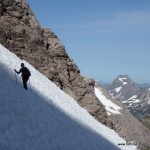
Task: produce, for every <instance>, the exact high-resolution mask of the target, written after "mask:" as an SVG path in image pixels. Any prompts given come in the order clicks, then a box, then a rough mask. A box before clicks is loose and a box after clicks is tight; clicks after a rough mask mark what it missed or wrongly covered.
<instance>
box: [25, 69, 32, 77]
mask: <svg viewBox="0 0 150 150" xmlns="http://www.w3.org/2000/svg"><path fill="white" fill-rule="evenodd" d="M24 69H25V74H26V75H27V76H28V77H30V76H31V72H30V70H29V69H28V68H27V67H24Z"/></svg>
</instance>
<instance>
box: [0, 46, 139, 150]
mask: <svg viewBox="0 0 150 150" xmlns="http://www.w3.org/2000/svg"><path fill="white" fill-rule="evenodd" d="M21 62H22V61H21V60H20V59H19V58H18V57H16V55H14V54H13V53H11V52H9V51H8V50H7V49H5V48H4V47H3V46H2V45H0V122H1V123H0V149H1V150H20V149H21V150H103V149H107V150H116V149H122V150H123V149H125V150H128V149H130V150H132V149H136V147H135V146H127V145H124V146H119V145H118V144H120V143H126V142H125V141H124V140H123V139H122V138H120V137H119V136H118V134H117V133H115V132H114V131H113V130H111V129H109V128H107V127H105V126H104V125H102V124H101V123H99V122H97V121H96V120H95V119H94V118H93V117H91V116H90V115H89V114H88V112H87V111H86V110H84V109H83V108H81V107H80V106H79V105H78V104H77V103H76V101H75V100H73V98H71V97H70V96H68V95H67V94H65V93H64V92H63V91H61V90H60V89H59V88H58V87H57V86H56V85H55V84H53V83H52V82H51V81H49V80H48V79H47V78H46V77H45V76H43V75H42V74H40V73H39V72H38V71H37V70H36V69H34V68H33V67H32V66H31V65H29V64H28V63H27V62H24V63H25V65H26V66H27V67H28V68H29V69H30V71H31V74H32V76H31V78H30V85H28V86H29V87H31V88H32V91H31V90H28V91H26V90H24V89H23V87H22V81H21V79H20V77H19V76H17V78H16V77H15V73H14V71H13V70H14V68H16V69H19V68H20V63H21ZM16 79H17V80H16Z"/></svg>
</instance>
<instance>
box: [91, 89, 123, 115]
mask: <svg viewBox="0 0 150 150" xmlns="http://www.w3.org/2000/svg"><path fill="white" fill-rule="evenodd" d="M94 90H95V95H96V96H97V98H98V99H99V101H100V102H101V103H102V104H103V105H104V106H105V109H106V111H107V114H108V115H111V114H112V113H113V114H121V113H120V112H119V110H120V109H122V108H121V107H119V106H118V105H116V104H114V103H113V102H111V100H109V99H107V98H106V97H105V96H104V95H103V94H102V92H101V91H100V89H99V88H96V87H95V88H94Z"/></svg>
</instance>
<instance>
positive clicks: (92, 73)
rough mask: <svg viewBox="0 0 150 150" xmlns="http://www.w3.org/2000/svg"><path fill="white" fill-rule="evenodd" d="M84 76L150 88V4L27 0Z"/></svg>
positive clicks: (121, 0)
mask: <svg viewBox="0 0 150 150" xmlns="http://www.w3.org/2000/svg"><path fill="white" fill-rule="evenodd" d="M26 1H27V3H28V4H29V5H30V7H31V9H32V10H33V12H34V13H35V16H36V18H37V20H38V21H39V23H40V24H41V26H42V27H43V28H45V27H49V28H50V29H51V30H52V31H53V32H54V33H55V34H56V35H57V36H58V38H59V39H60V41H61V42H62V44H63V45H64V46H65V48H66V51H67V53H68V54H69V56H70V57H71V58H72V59H73V60H74V61H75V63H76V64H77V65H78V67H79V69H80V71H81V74H82V75H83V76H87V77H91V78H94V79H95V80H97V81H105V82H112V81H113V80H114V79H115V78H116V77H117V76H118V75H120V74H128V75H129V76H130V78H131V79H133V80H134V81H135V82H137V83H144V82H149V83H150V0H143V1H142V0H63V1H62V0H44V1H41V0H36V1H35V0H26Z"/></svg>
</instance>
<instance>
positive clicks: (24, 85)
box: [23, 77, 29, 90]
mask: <svg viewBox="0 0 150 150" xmlns="http://www.w3.org/2000/svg"><path fill="white" fill-rule="evenodd" d="M28 79H29V78H28V77H23V87H24V88H25V89H26V90H27V89H28V87H27V81H28Z"/></svg>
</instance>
